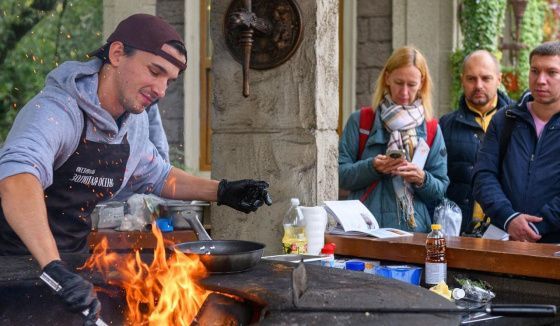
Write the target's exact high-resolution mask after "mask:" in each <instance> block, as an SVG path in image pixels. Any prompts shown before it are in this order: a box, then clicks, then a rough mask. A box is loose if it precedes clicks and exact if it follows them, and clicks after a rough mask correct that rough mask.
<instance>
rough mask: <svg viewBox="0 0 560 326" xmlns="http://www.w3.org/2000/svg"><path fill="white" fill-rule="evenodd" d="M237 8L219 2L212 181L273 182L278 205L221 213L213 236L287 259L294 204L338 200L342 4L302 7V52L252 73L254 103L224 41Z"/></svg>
mask: <svg viewBox="0 0 560 326" xmlns="http://www.w3.org/2000/svg"><path fill="white" fill-rule="evenodd" d="M229 2H230V1H222V0H214V1H212V13H211V22H212V31H211V33H212V41H213V46H214V57H213V61H212V62H213V67H212V83H213V84H212V86H213V107H212V128H213V138H212V142H213V149H212V178H214V179H221V178H227V179H232V180H233V179H243V178H255V179H262V180H266V181H268V182H269V183H270V184H271V187H270V192H271V195H272V198H273V201H274V204H273V205H272V206H271V207H263V208H261V209H259V210H258V212H256V213H251V214H249V215H245V214H242V213H238V212H236V211H234V210H232V209H230V208H228V207H222V206H217V207H213V208H212V228H213V229H212V235H213V237H214V238H217V239H246V240H253V241H259V242H263V243H265V244H266V245H267V248H266V251H265V252H266V253H267V254H272V253H280V252H281V237H282V227H281V224H282V219H283V216H284V213H285V212H286V211H287V209H288V208H289V200H290V198H291V197H299V199H300V200H301V202H302V204H303V205H306V206H313V205H317V204H320V203H321V202H322V201H323V200H334V199H336V198H337V191H338V162H337V161H338V136H337V133H336V127H337V119H338V103H339V102H338V1H336V0H305V1H298V4H299V6H300V9H301V13H302V18H303V22H304V35H303V41H302V42H301V45H300V47H299V49H298V50H297V51H296V53H295V54H294V56H292V57H291V58H290V59H289V60H288V61H287V62H286V63H284V64H283V65H281V66H279V67H276V68H274V69H270V70H262V71H259V70H251V71H250V87H251V96H250V97H249V98H244V97H243V96H242V92H241V91H242V72H241V65H240V64H239V63H237V62H236V61H235V60H234V59H233V58H232V56H231V55H230V53H229V51H228V50H227V46H226V44H225V40H224V35H223V21H224V15H225V12H226V10H227V7H228V5H229Z"/></svg>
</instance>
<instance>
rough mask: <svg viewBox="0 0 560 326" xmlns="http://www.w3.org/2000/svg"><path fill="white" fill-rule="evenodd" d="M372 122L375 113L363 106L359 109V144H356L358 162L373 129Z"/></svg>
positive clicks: (368, 107)
mask: <svg viewBox="0 0 560 326" xmlns="http://www.w3.org/2000/svg"><path fill="white" fill-rule="evenodd" d="M373 120H375V111H373V109H372V108H371V107H370V106H364V107H362V108H361V109H360V129H359V132H360V134H359V143H358V160H360V159H361V158H362V153H363V152H364V149H365V148H366V143H367V140H368V137H369V134H370V132H371V128H372V127H373Z"/></svg>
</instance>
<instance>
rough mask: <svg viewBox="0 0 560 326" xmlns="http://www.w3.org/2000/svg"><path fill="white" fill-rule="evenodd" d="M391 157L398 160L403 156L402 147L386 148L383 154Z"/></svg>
mask: <svg viewBox="0 0 560 326" xmlns="http://www.w3.org/2000/svg"><path fill="white" fill-rule="evenodd" d="M385 155H387V156H389V157H390V158H392V159H395V160H398V159H401V158H404V149H388V150H387V153H386V154H385Z"/></svg>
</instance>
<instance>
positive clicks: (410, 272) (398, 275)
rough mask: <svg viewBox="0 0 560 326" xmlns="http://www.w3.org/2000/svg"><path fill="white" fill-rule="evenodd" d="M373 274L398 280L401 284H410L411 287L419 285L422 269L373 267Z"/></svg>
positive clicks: (400, 266) (406, 266)
mask: <svg viewBox="0 0 560 326" xmlns="http://www.w3.org/2000/svg"><path fill="white" fill-rule="evenodd" d="M375 274H376V275H379V276H382V277H385V278H392V279H395V280H399V281H402V282H406V283H410V284H413V285H420V279H421V276H422V268H421V267H416V266H409V265H398V266H380V265H379V266H375Z"/></svg>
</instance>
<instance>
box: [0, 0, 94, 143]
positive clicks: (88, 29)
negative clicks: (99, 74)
mask: <svg viewBox="0 0 560 326" xmlns="http://www.w3.org/2000/svg"><path fill="white" fill-rule="evenodd" d="M46 2H47V1H29V0H26V1H22V0H2V1H1V2H0V18H1V20H0V40H5V38H7V37H8V36H9V35H10V34H12V35H13V33H17V30H14V29H13V28H12V29H8V28H7V27H6V26H10V27H13V26H14V25H10V24H8V23H9V22H10V21H11V20H14V19H15V20H17V19H19V17H21V12H22V11H25V10H28V9H29V8H28V7H30V6H32V5H35V6H36V5H37V4H41V3H46ZM22 6H23V7H24V8H21V7H22ZM42 16H43V17H42V19H40V21H39V22H38V23H37V24H36V25H35V26H34V27H33V29H31V30H30V31H29V32H27V34H26V35H25V36H24V37H23V38H22V39H21V40H19V42H18V43H17V44H16V47H15V48H12V49H9V52H8V54H7V56H6V60H5V61H4V62H3V63H2V64H1V65H0V143H1V142H2V141H3V140H4V139H5V137H6V135H7V133H8V131H9V128H10V126H11V123H12V121H13V119H14V117H15V114H16V112H17V110H19V109H20V108H21V107H23V106H24V105H25V103H27V102H28V101H29V100H30V99H31V98H32V97H33V96H34V95H35V94H37V93H38V92H39V91H40V90H41V88H42V87H43V85H44V80H45V77H46V75H47V74H48V72H49V71H51V70H52V69H53V68H55V67H57V66H58V65H59V64H60V63H61V62H64V61H66V60H85V59H86V53H88V52H90V51H92V50H94V49H95V48H96V47H98V46H99V45H100V44H101V43H102V32H101V29H102V26H103V24H102V16H103V15H102V0H88V1H77V0H75V1H71V0H64V1H58V3H57V4H56V6H55V7H54V9H53V10H51V11H49V12H47V13H43V14H42ZM28 23H29V22H28ZM0 46H1V45H0ZM1 50H2V49H1V48H0V51H1Z"/></svg>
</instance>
